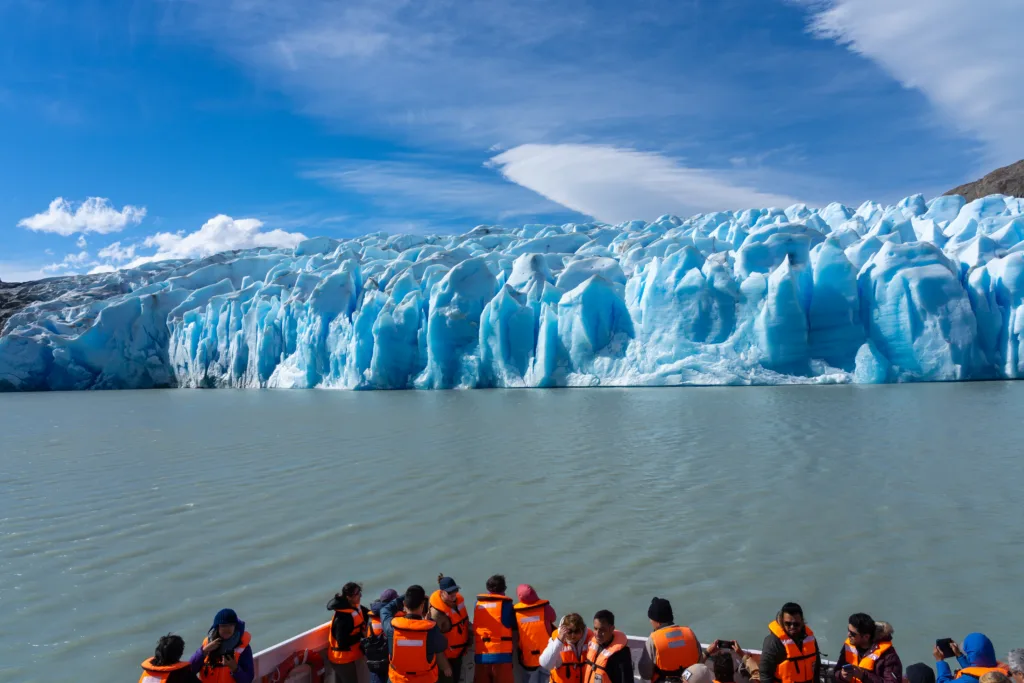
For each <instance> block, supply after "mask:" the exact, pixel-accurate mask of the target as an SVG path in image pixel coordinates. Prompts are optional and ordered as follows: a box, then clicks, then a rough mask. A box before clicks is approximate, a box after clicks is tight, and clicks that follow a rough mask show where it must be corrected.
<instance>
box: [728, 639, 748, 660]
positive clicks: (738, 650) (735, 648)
mask: <svg viewBox="0 0 1024 683" xmlns="http://www.w3.org/2000/svg"><path fill="white" fill-rule="evenodd" d="M732 651H733V652H735V653H736V654H738V655H739V656H740V657H743V656H744V655H746V654H747V653H746V652H744V651H743V648H742V647H740V644H739V642H737V641H735V640H734V641H732Z"/></svg>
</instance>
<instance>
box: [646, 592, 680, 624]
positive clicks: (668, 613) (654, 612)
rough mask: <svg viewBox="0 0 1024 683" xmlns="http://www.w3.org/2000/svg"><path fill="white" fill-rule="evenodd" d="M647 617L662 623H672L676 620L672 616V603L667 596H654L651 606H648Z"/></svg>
mask: <svg viewBox="0 0 1024 683" xmlns="http://www.w3.org/2000/svg"><path fill="white" fill-rule="evenodd" d="M647 618H648V619H653V620H654V621H657V622H658V623H660V624H671V623H672V622H673V621H675V619H674V618H673V616H672V604H671V603H670V602H669V601H668V600H666V599H665V598H657V597H656V598H654V599H653V600H651V606H650V607H649V608H647Z"/></svg>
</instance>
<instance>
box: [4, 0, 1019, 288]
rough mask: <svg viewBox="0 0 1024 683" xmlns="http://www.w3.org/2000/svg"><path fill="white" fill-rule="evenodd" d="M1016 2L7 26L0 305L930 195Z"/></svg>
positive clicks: (1008, 44)
mask: <svg viewBox="0 0 1024 683" xmlns="http://www.w3.org/2000/svg"><path fill="white" fill-rule="evenodd" d="M1022 25H1024V3H1021V2H1020V0H976V1H975V2H970V3H968V2H964V1H963V0H899V1H898V2H897V1H896V0H675V1H668V0H664V1H662V0H633V1H632V2H630V3H622V2H611V1H604V0H597V1H592V2H582V1H576V0H488V1H474V0H429V1H428V0H347V1H341V2H328V1H326V0H291V1H290V2H280V0H134V1H129V0H105V1H102V2H100V1H94V0H75V1H71V0H66V1H65V2H44V1H42V0H0V131H2V132H0V135H2V143H3V146H2V149H3V150H4V155H3V162H2V163H0V236H2V238H3V241H2V245H3V246H2V247H0V279H3V280H7V281H15V280H19V279H28V278H34V277H41V276H44V275H55V274H64V273H68V272H88V271H90V270H93V269H97V268H100V269H106V268H112V267H114V266H117V265H123V264H127V263H131V262H133V261H136V260H139V259H143V258H154V257H182V256H201V255H204V254H207V253H210V252H212V251H216V250H218V249H223V248H238V247H245V246H253V245H257V244H270V245H288V244H291V243H294V241H295V240H297V239H299V238H300V235H307V236H312V235H321V234H324V235H331V236H337V237H343V236H347V235H354V234H361V233H365V232H370V231H376V230H385V231H388V232H392V233H394V232H403V231H416V232H454V231H462V230H466V229H469V228H471V227H473V226H474V225H477V224H480V223H488V224H502V225H515V224H521V223H528V222H540V221H544V222H559V223H561V222H566V221H587V220H594V219H597V220H603V221H608V222H617V221H621V220H625V219H630V218H645V219H652V218H655V217H656V216H658V215H660V214H663V213H676V214H679V215H687V214H691V213H694V212H696V211H704V210H714V209H728V208H736V209H739V208H746V207H750V206H769V205H784V204H788V203H791V202H795V201H803V202H806V203H810V204H824V203H827V202H829V201H833V200H837V201H843V202H845V203H848V204H854V205H856V204H859V203H860V202H862V201H864V200H866V199H874V200H878V201H882V202H885V201H892V200H896V199H898V198H900V197H902V196H904V195H907V194H911V193H915V192H923V193H925V194H926V195H929V196H931V195H934V194H937V193H940V192H941V191H943V190H945V189H948V188H949V187H951V186H954V185H956V184H959V183H960V182H963V181H965V180H969V179H973V178H974V177H976V176H978V175H979V174H982V173H984V172H987V171H988V170H991V169H992V168H993V167H995V166H997V165H1002V164H1005V163H1009V162H1011V161H1015V160H1017V159H1019V158H1021V157H1022V156H1024V127H1022V126H1021V125H1020V123H1019V122H1020V121H1021V120H1022V117H1024V89H1022V88H1020V87H1019V73H1020V70H1021V67H1022V66H1024V56H1022V53H1021V52H1020V50H1019V47H1018V38H1017V27H1019V26H1022Z"/></svg>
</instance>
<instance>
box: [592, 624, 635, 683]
mask: <svg viewBox="0 0 1024 683" xmlns="http://www.w3.org/2000/svg"><path fill="white" fill-rule="evenodd" d="M624 647H629V640H628V639H627V638H626V634H625V633H623V632H622V631H616V632H615V635H614V636H612V642H611V644H609V645H608V647H602V646H600V645H598V643H597V637H596V636H595V637H594V638H591V640H590V644H589V645H588V646H587V661H586V663H585V665H584V666H585V670H584V674H583V683H605V679H606V675H605V672H607V671H608V660H609V659H611V658H612V655H614V654H615V653H616V652H618V651H619V650H621V649H622V648H624ZM609 683H610V681H609ZM623 683H632V681H623Z"/></svg>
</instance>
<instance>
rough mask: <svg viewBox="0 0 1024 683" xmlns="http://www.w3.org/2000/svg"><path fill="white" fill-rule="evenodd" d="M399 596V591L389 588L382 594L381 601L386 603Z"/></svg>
mask: <svg viewBox="0 0 1024 683" xmlns="http://www.w3.org/2000/svg"><path fill="white" fill-rule="evenodd" d="M397 598H398V591H396V590H395V589H394V588H389V589H387V590H386V591H384V592H383V593H381V594H380V601H381V602H383V603H384V604H385V605H386V604H388V603H389V602H391V601H392V600H396V599H397Z"/></svg>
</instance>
